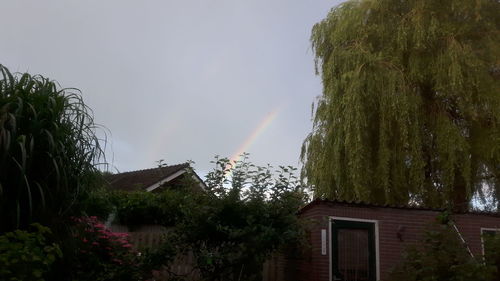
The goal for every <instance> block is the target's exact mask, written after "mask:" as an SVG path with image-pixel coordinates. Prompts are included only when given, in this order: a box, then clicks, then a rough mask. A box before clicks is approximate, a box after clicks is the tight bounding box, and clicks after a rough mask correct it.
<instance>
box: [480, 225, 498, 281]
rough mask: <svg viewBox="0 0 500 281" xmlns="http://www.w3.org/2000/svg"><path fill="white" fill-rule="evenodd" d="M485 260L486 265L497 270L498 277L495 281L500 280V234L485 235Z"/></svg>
mask: <svg viewBox="0 0 500 281" xmlns="http://www.w3.org/2000/svg"><path fill="white" fill-rule="evenodd" d="M483 241H484V258H485V261H486V264H488V265H491V266H492V267H495V268H496V272H497V274H496V275H497V277H496V279H494V280H495V281H499V280H500V234H498V233H497V234H496V235H491V234H488V233H486V234H484V235H483Z"/></svg>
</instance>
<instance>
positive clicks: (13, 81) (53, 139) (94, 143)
mask: <svg viewBox="0 0 500 281" xmlns="http://www.w3.org/2000/svg"><path fill="white" fill-rule="evenodd" d="M0 73H1V74H0V75H1V76H0V214H1V216H0V233H2V232H7V231H11V230H13V229H18V228H21V229H22V228H26V227H27V226H28V225H29V224H30V223H32V222H41V223H42V224H44V225H49V226H50V225H57V224H58V223H59V222H62V221H63V219H64V218H67V217H69V216H70V215H74V213H75V212H78V210H76V209H77V208H75V206H77V205H78V204H77V203H78V201H79V200H80V198H81V197H82V196H84V195H85V193H86V191H87V190H88V189H89V187H91V186H93V184H94V183H95V180H96V175H98V174H99V173H98V171H97V165H98V164H99V163H100V161H101V160H102V159H103V157H104V154H103V150H102V149H101V146H100V143H99V139H98V138H97V136H96V134H95V130H96V125H95V124H94V121H93V116H92V112H91V110H90V109H89V108H88V107H87V106H86V105H85V104H84V102H83V100H82V98H81V96H80V95H79V90H77V89H64V88H61V87H60V86H59V85H58V84H57V82H55V81H52V80H50V79H48V78H46V77H43V76H40V75H30V74H27V73H24V74H21V73H14V74H13V73H11V72H10V71H9V70H8V69H7V68H6V67H4V66H2V65H0Z"/></svg>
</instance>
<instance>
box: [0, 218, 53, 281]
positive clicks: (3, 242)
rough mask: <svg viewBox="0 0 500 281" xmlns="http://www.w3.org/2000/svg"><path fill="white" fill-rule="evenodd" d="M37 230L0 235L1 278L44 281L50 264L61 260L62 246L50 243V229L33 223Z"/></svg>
mask: <svg viewBox="0 0 500 281" xmlns="http://www.w3.org/2000/svg"><path fill="white" fill-rule="evenodd" d="M31 226H32V228H33V229H34V231H32V232H28V231H24V230H15V231H13V232H7V233H5V234H3V235H1V236H0V264H1V265H2V266H0V279H1V280H6V281H7V280H8V281H35V280H36V281H42V280H44V275H45V274H46V272H48V271H49V270H50V267H51V265H52V264H53V263H54V261H55V260H56V259H58V258H61V257H62V253H61V250H60V249H59V246H58V245H57V244H55V243H50V242H48V241H47V238H48V236H49V235H50V234H51V231H50V229H49V228H47V227H44V226H42V225H40V224H37V223H34V224H32V225H31Z"/></svg>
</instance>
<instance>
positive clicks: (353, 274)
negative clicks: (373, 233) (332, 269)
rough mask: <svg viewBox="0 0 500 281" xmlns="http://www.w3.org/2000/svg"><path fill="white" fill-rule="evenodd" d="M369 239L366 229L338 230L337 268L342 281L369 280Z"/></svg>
mask: <svg viewBox="0 0 500 281" xmlns="http://www.w3.org/2000/svg"><path fill="white" fill-rule="evenodd" d="M369 237H370V235H369V232H368V230H366V229H339V231H338V267H339V272H340V274H341V275H342V276H343V278H344V279H343V280H345V281H365V280H369V276H370V252H369Z"/></svg>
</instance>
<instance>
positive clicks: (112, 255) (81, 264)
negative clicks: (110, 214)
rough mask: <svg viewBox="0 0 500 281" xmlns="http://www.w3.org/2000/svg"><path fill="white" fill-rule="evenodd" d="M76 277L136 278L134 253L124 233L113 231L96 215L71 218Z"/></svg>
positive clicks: (137, 271)
mask: <svg viewBox="0 0 500 281" xmlns="http://www.w3.org/2000/svg"><path fill="white" fill-rule="evenodd" d="M73 220H74V221H75V223H76V228H75V231H74V233H73V236H74V238H75V240H76V245H77V247H76V248H77V251H78V253H77V255H76V257H77V261H76V263H75V264H76V266H77V269H76V275H77V276H75V278H76V279H77V280H93V281H95V280H139V279H140V270H139V269H140V266H139V260H138V256H137V253H136V252H135V251H133V250H132V245H131V244H130V243H129V241H128V235H127V234H126V233H113V232H111V231H109V230H108V229H106V227H105V226H104V225H103V224H102V223H100V222H99V221H98V220H97V217H81V218H73Z"/></svg>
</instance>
